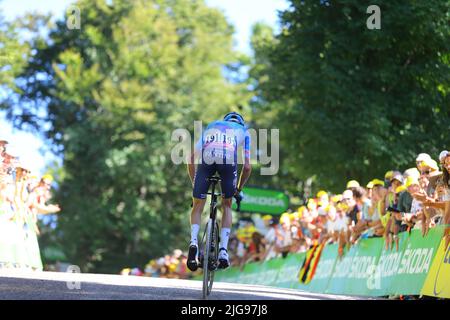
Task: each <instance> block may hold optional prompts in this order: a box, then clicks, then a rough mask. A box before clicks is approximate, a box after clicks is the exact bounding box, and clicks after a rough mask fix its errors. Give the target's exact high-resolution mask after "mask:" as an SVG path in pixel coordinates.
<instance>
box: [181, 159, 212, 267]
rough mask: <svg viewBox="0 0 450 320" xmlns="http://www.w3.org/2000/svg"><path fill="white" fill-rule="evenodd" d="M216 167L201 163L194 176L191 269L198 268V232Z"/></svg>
mask: <svg viewBox="0 0 450 320" xmlns="http://www.w3.org/2000/svg"><path fill="white" fill-rule="evenodd" d="M213 170H214V167H213V166H209V165H206V164H203V163H201V164H199V165H198V167H197V170H196V172H195V176H194V190H193V193H192V200H193V205H192V211H191V242H190V245H189V251H188V261H187V267H188V268H189V270H191V271H196V270H197V268H198V264H197V254H198V234H199V231H200V223H201V216H202V212H203V208H204V207H205V202H206V196H207V192H208V188H209V185H210V183H209V181H208V180H207V178H208V177H210V176H211V172H212V174H214V171H213Z"/></svg>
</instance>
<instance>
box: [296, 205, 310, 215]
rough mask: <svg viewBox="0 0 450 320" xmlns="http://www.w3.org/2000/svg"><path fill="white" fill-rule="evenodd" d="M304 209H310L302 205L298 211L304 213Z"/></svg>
mask: <svg viewBox="0 0 450 320" xmlns="http://www.w3.org/2000/svg"><path fill="white" fill-rule="evenodd" d="M304 210H308V209H306V207H305V206H301V207H298V209H297V212H298V213H303V211H304Z"/></svg>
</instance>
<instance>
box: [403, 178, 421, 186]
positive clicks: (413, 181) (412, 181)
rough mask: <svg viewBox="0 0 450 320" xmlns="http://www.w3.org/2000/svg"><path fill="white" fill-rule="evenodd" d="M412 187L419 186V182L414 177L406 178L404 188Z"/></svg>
mask: <svg viewBox="0 0 450 320" xmlns="http://www.w3.org/2000/svg"><path fill="white" fill-rule="evenodd" d="M412 185H419V180H418V179H416V178H415V177H408V178H406V182H405V186H406V187H407V188H409V187H410V186H412Z"/></svg>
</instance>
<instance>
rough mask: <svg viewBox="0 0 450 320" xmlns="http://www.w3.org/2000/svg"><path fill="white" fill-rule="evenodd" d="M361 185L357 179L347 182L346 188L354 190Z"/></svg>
mask: <svg viewBox="0 0 450 320" xmlns="http://www.w3.org/2000/svg"><path fill="white" fill-rule="evenodd" d="M359 186H360V185H359V182H358V181H356V180H350V181H348V182H347V186H346V189H347V190H352V191H353V189H354V188H358V187H359Z"/></svg>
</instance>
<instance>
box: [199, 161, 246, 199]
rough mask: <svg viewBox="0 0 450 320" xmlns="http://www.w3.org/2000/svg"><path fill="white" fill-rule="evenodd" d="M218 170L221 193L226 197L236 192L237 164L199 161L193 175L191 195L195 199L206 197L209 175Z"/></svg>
mask: <svg viewBox="0 0 450 320" xmlns="http://www.w3.org/2000/svg"><path fill="white" fill-rule="evenodd" d="M216 172H218V173H219V176H220V179H221V187H222V195H223V196H224V197H225V198H226V199H229V198H232V197H233V195H234V193H235V192H236V183H237V165H236V164H218V163H213V164H206V163H200V164H199V165H198V166H197V171H196V172H195V177H194V191H193V197H194V198H197V199H206V193H207V192H208V189H209V185H210V182H209V181H208V180H207V179H208V178H209V177H212V176H214V174H215V173H216Z"/></svg>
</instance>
